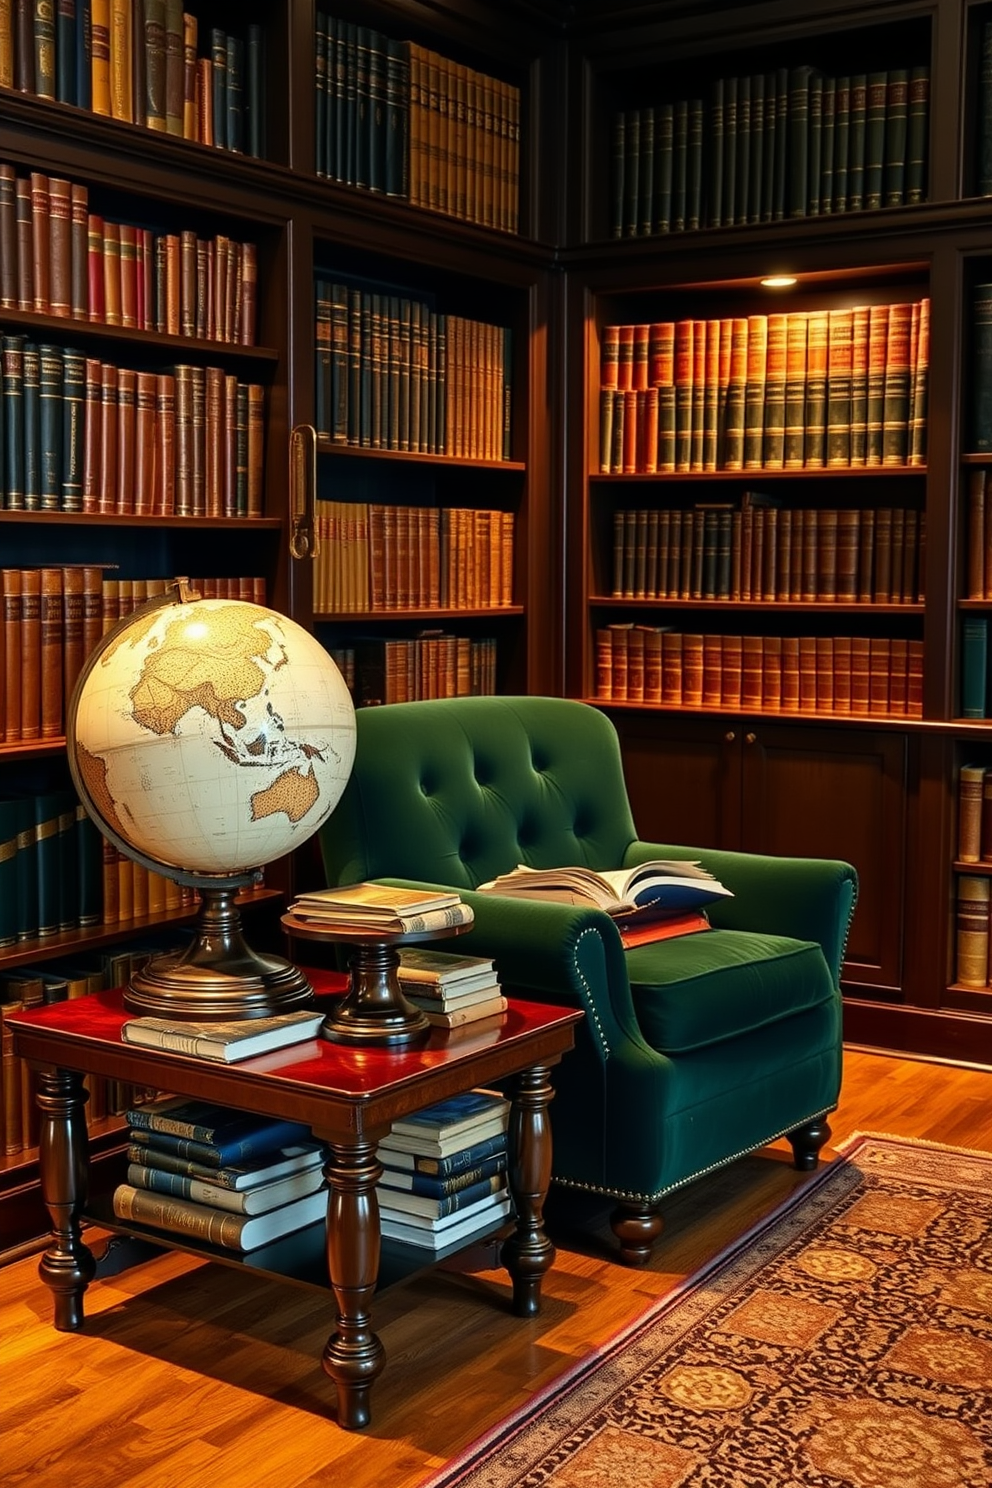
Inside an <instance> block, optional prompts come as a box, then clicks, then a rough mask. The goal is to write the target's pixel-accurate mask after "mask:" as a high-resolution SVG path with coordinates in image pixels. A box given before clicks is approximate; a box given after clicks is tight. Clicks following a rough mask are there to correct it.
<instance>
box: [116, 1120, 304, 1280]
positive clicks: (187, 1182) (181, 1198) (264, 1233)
mask: <svg viewBox="0 0 992 1488" xmlns="http://www.w3.org/2000/svg"><path fill="white" fill-rule="evenodd" d="M126 1115H127V1121H128V1124H129V1127H130V1145H129V1147H128V1170H127V1182H126V1183H122V1184H119V1185H118V1187H117V1188H116V1190H115V1191H114V1213H115V1215H116V1216H117V1218H118V1219H122V1220H128V1221H130V1220H134V1221H136V1222H137V1223H139V1224H141V1225H147V1226H148V1227H149V1228H151V1229H159V1230H162V1231H164V1232H166V1233H167V1234H169V1235H186V1236H188V1237H189V1238H190V1239H192V1240H199V1241H205V1242H206V1243H207V1244H210V1245H219V1246H222V1247H223V1248H224V1249H226V1250H234V1251H241V1252H246V1251H251V1250H255V1249H256V1248H257V1247H258V1246H261V1245H267V1244H269V1243H270V1242H271V1241H273V1240H277V1239H279V1238H281V1237H282V1236H283V1235H288V1234H291V1233H292V1232H293V1231H295V1230H299V1229H303V1228H304V1227H305V1226H306V1225H310V1224H315V1223H317V1221H319V1220H320V1221H322V1220H323V1219H324V1218H325V1216H326V1213H327V1193H326V1191H325V1189H324V1184H323V1160H324V1155H323V1149H322V1147H321V1145H320V1143H319V1142H315V1141H314V1140H313V1137H312V1135H311V1132H310V1129H309V1127H306V1126H302V1125H301V1124H300V1123H299V1122H295V1121H281V1120H277V1119H275V1118H271V1117H267V1116H252V1115H248V1114H246V1113H244V1112H242V1111H232V1110H229V1109H228V1108H227V1107H225V1106H217V1105H212V1104H209V1103H207V1102H204V1101H190V1100H185V1099H179V1098H174V1097H168V1098H166V1099H163V1100H158V1101H153V1102H151V1103H150V1104H148V1105H144V1106H139V1107H136V1108H134V1109H133V1110H130V1111H128V1112H127V1113H126Z"/></svg>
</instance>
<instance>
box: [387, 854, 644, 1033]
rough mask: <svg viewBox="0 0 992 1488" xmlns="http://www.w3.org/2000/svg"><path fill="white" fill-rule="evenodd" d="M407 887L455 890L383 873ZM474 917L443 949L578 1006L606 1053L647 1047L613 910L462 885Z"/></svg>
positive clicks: (507, 983)
mask: <svg viewBox="0 0 992 1488" xmlns="http://www.w3.org/2000/svg"><path fill="white" fill-rule="evenodd" d="M377 882H380V883H386V884H394V885H397V886H399V887H401V888H417V889H438V890H444V889H446V888H447V889H450V885H448V884H433V883H418V882H415V881H412V880H410V879H400V878H383V879H379V880H377ZM459 893H460V895H461V898H462V899H463V901H464V902H465V903H466V904H468V905H470V906H471V908H472V911H473V913H474V915H475V922H474V924H473V926H472V929H471V930H469V931H466V932H465V933H464V934H463V935H460V936H459V937H458V939H457V941H450V940H443V941H439V942H438V945H437V949H438V950H439V951H452V952H454V953H456V954H464V955H466V956H488V957H492V959H493V960H494V961H495V963H496V969H497V972H498V974H499V979H500V982H501V984H502V985H503V987H504V988H506V989H509V990H510V991H511V992H518V993H519V994H520V995H521V996H524V997H526V996H528V995H529V994H532V995H534V996H535V997H537V998H538V999H539V1000H543V1001H549V1002H557V1003H560V1004H563V1005H566V1006H569V1007H578V1008H581V1009H582V1010H583V1012H584V1013H585V1014H586V1018H587V1021H588V1023H589V1025H590V1032H591V1034H592V1037H593V1038H594V1039H595V1040H596V1042H597V1043H598V1044H599V1045H600V1048H601V1051H602V1053H603V1054H604V1055H606V1054H608V1053H609V1052H610V1051H611V1050H614V1051H615V1050H617V1049H619V1048H620V1047H622V1046H623V1044H624V1043H628V1042H631V1041H633V1042H635V1043H636V1044H638V1045H640V1046H642V1047H645V1048H646V1046H645V1045H644V1040H643V1038H642V1036H641V1032H640V1029H639V1027H638V1023H637V1018H636V1015H635V1013H634V1006H633V1003H632V1001H631V996H630V980H629V978H628V975H627V963H626V959H625V957H624V951H623V946H622V945H621V942H620V934H619V931H618V930H617V927H616V925H615V924H614V923H613V921H612V920H611V919H610V917H609V915H608V914H604V912H603V911H602V910H599V909H586V908H584V907H583V906H581V905H574V904H559V903H557V902H554V903H549V904H544V903H538V902H536V901H535V900H532V899H515V898H511V897H509V896H508V895H507V896H504V895H500V894H478V893H475V892H473V891H472V890H469V889H460V890H459Z"/></svg>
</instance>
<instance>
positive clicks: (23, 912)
mask: <svg viewBox="0 0 992 1488" xmlns="http://www.w3.org/2000/svg"><path fill="white" fill-rule="evenodd" d="M8 623H9V621H8ZM19 804H20V807H21V813H20V825H19V828H18V832H17V869H18V877H17V939H18V940H19V941H23V940H34V939H35V938H36V937H37V934H38V837H37V832H36V829H35V803H34V797H32V796H25V797H24V798H23V800H22V801H21V802H20V803H19Z"/></svg>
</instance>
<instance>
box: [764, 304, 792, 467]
mask: <svg viewBox="0 0 992 1488" xmlns="http://www.w3.org/2000/svg"><path fill="white" fill-rule="evenodd" d="M790 318H791V317H789V316H787V315H769V316H768V317H767V319H768V355H767V367H766V379H765V417H764V445H763V453H762V462H761V463H762V465H763V467H764V468H765V469H766V470H781V469H783V467H784V465H785V385H786V368H787V359H788V326H789V320H790Z"/></svg>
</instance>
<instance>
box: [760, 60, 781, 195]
mask: <svg viewBox="0 0 992 1488" xmlns="http://www.w3.org/2000/svg"><path fill="white" fill-rule="evenodd" d="M777 150H778V74H777V73H775V72H766V73H765V139H764V159H763V161H762V163H761V220H762V222H771V220H772V217H773V216H774V215H775V155H776V151H777Z"/></svg>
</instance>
